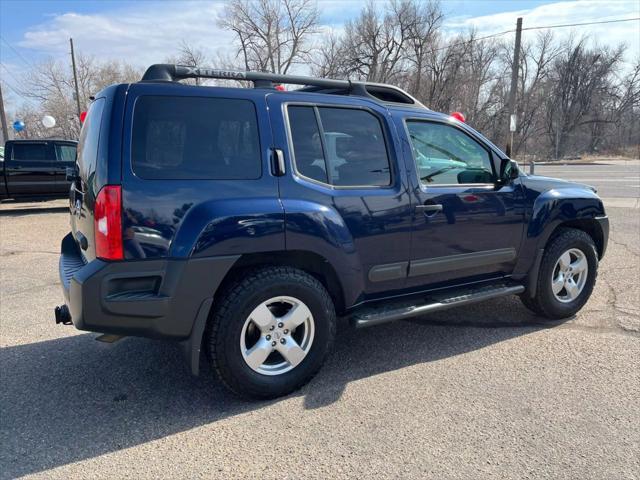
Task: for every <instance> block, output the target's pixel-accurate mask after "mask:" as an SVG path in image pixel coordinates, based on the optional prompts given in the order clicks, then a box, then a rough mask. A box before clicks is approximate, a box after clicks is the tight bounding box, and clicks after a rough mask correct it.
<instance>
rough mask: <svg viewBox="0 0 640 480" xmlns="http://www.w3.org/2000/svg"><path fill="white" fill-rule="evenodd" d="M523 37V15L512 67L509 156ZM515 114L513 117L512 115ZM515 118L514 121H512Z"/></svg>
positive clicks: (514, 128) (513, 129)
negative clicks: (521, 39)
mask: <svg viewBox="0 0 640 480" xmlns="http://www.w3.org/2000/svg"><path fill="white" fill-rule="evenodd" d="M521 37H522V17H518V20H517V22H516V45H515V50H514V52H513V66H512V68H511V90H509V105H508V111H509V115H510V118H509V122H507V123H508V125H509V130H508V132H507V152H506V153H507V156H509V157H510V156H511V149H512V148H513V132H514V131H515V130H516V121H515V120H516V117H515V115H516V91H517V90H518V71H519V69H520V38H521ZM511 115H513V117H511ZM512 118H513V121H512Z"/></svg>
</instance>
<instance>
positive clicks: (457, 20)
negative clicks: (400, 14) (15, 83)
mask: <svg viewBox="0 0 640 480" xmlns="http://www.w3.org/2000/svg"><path fill="white" fill-rule="evenodd" d="M365 3H366V0H319V1H318V6H319V10H320V13H321V18H322V20H323V23H324V24H325V25H324V26H325V28H332V29H333V30H334V31H340V30H341V27H342V24H344V22H345V21H346V20H348V19H349V18H354V17H355V16H356V15H357V14H358V12H359V10H360V8H362V6H363V5H364V4H365ZM385 3H386V1H385V0H376V4H378V5H380V8H382V7H383V5H384V4H385ZM505 3H506V2H505ZM509 4H512V5H517V3H515V2H513V3H509ZM107 5H108V4H107ZM443 6H444V7H445V10H446V6H447V4H446V3H444V4H443ZM223 7H224V3H222V2H213V1H209V2H205V1H187V2H178V3H175V2H147V1H145V2H138V3H136V4H134V6H131V7H125V8H121V9H111V10H107V11H105V12H103V13H99V14H92V15H87V14H78V13H73V12H69V13H64V14H60V15H55V16H53V17H52V18H51V19H50V20H48V21H47V22H45V23H43V24H40V25H37V26H34V27H33V28H31V29H29V30H28V31H27V32H25V34H24V37H23V39H22V41H21V42H20V43H19V46H21V47H25V48H29V49H32V50H33V51H34V53H38V54H45V55H53V56H63V55H65V56H66V55H67V53H68V47H69V44H68V42H69V37H73V38H74V43H75V45H76V48H77V50H79V51H81V52H83V53H87V54H91V55H95V56H97V57H102V58H114V59H123V60H126V61H128V62H130V63H134V64H136V65H139V66H146V65H150V64H152V63H157V62H162V61H164V60H165V59H166V57H168V56H170V55H173V54H175V53H176V50H177V48H178V45H179V44H180V42H181V41H182V40H185V41H187V42H188V43H190V44H193V45H195V46H197V47H199V48H201V49H203V50H204V51H206V52H209V54H210V56H211V57H214V55H215V52H216V50H220V51H221V52H223V53H225V54H226V55H233V54H234V52H233V49H232V46H231V41H232V35H231V33H230V32H228V31H224V30H222V29H220V28H219V27H218V26H217V24H216V19H217V17H218V14H219V12H220V10H221V9H222V8H223ZM447 13H451V12H447ZM518 16H522V17H524V27H532V26H541V25H543V26H544V25H554V24H564V23H579V22H583V21H590V20H607V19H614V18H615V19H617V18H631V17H638V16H640V3H637V2H635V1H614V0H574V1H566V2H556V3H550V4H546V5H540V6H538V7H536V8H532V9H529V10H522V9H519V10H516V9H514V10H512V11H508V12H502V13H497V14H493V15H485V16H478V17H469V16H448V18H447V20H446V22H445V28H446V30H447V32H449V33H450V34H451V33H454V32H459V31H464V30H468V29H469V28H475V29H476V30H477V31H478V32H479V33H480V34H492V33H496V32H500V31H504V30H510V29H512V28H515V23H516V18H517V17H518ZM572 31H573V32H574V33H579V34H589V35H591V36H592V37H593V38H594V40H596V41H598V42H599V43H603V44H610V45H614V44H618V43H621V42H626V44H627V45H628V47H629V51H628V54H627V58H628V59H629V60H633V59H634V58H637V57H638V56H640V22H637V21H636V22H626V23H616V24H604V25H593V26H589V27H576V28H575V29H572V28H563V29H557V30H555V33H556V35H557V36H558V37H559V38H562V37H563V36H566V35H569V34H570V33H571V32H572ZM534 34H535V31H528V32H525V33H524V38H525V40H526V39H527V38H531V37H532V36H533V35H534ZM505 38H509V37H505Z"/></svg>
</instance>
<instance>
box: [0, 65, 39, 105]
mask: <svg viewBox="0 0 640 480" xmlns="http://www.w3.org/2000/svg"><path fill="white" fill-rule="evenodd" d="M2 66H3V67H4V65H2ZM4 68H5V69H6V68H7V67H4ZM14 78H15V77H14ZM3 83H4V84H5V85H6V86H7V87H9V90H11V91H12V92H13V93H15V94H16V95H18V96H19V97H20V98H22V99H23V100H25V101H26V102H28V103H30V104H31V105H33V106H34V107H39V106H40V105H39V104H38V103H37V102H36V101H34V100H33V99H31V98H29V96H28V95H27V94H25V93H24V92H21V91H20V89H18V88H17V87H14V86H13V85H11V84H10V83H9V82H7V80H6V79H5V80H4V81H3Z"/></svg>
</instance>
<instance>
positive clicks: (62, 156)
mask: <svg viewBox="0 0 640 480" xmlns="http://www.w3.org/2000/svg"><path fill="white" fill-rule="evenodd" d="M56 157H57V158H58V161H60V162H71V163H73V162H75V160H76V147H74V146H73V145H56Z"/></svg>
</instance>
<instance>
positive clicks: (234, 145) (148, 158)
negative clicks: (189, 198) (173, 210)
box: [131, 96, 262, 180]
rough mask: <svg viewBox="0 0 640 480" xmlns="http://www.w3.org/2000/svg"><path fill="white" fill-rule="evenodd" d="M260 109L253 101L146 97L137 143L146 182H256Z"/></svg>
mask: <svg viewBox="0 0 640 480" xmlns="http://www.w3.org/2000/svg"><path fill="white" fill-rule="evenodd" d="M261 163H262V162H261V155H260V142H259V136H258V122H257V118H256V110H255V107H254V105H253V103H252V102H251V101H249V100H241V99H226V98H206V97H172V96H143V97H140V98H139V99H138V100H137V101H136V106H135V111H134V115H133V135H132V140H131V165H132V168H133V171H134V173H135V174H136V175H137V176H139V177H142V178H146V179H186V180H190V179H193V180H195V179H209V180H233V179H256V178H259V177H260V176H261V175H262V165H261Z"/></svg>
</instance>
